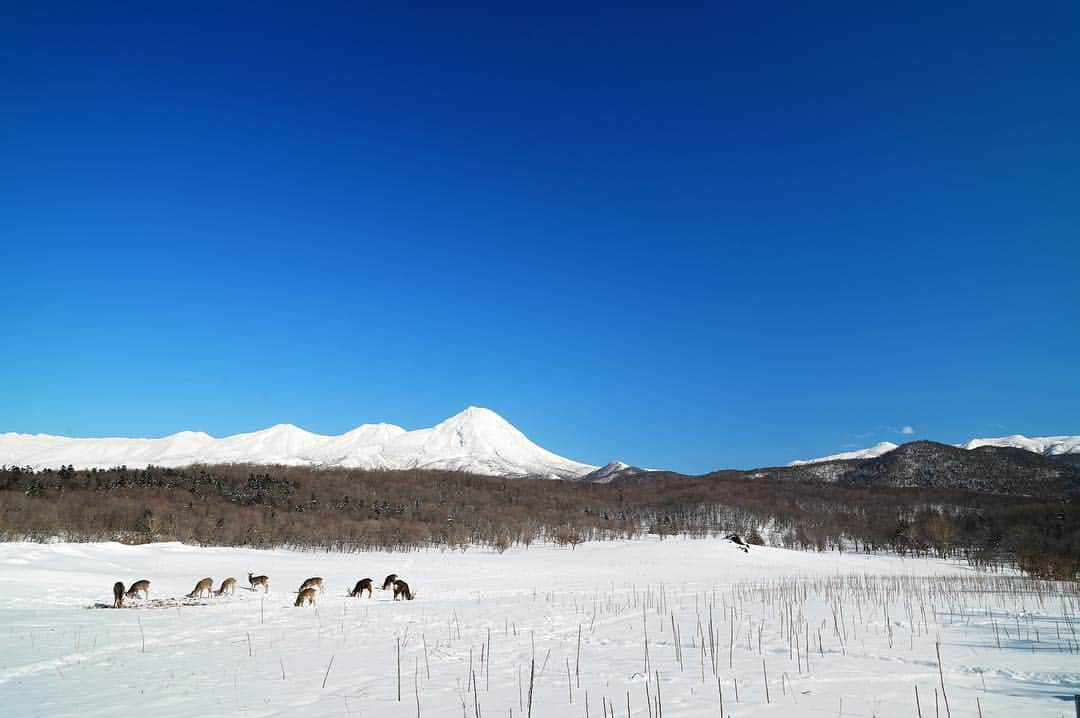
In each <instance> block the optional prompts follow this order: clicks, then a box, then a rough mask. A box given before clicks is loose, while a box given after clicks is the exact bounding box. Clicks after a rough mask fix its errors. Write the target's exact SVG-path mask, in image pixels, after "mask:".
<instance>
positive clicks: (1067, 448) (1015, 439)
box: [960, 434, 1080, 456]
mask: <svg viewBox="0 0 1080 718" xmlns="http://www.w3.org/2000/svg"><path fill="white" fill-rule="evenodd" d="M960 446H962V447H963V448H965V449H977V448H979V447H980V446H1011V447H1012V448H1014V449H1024V450H1026V451H1032V452H1034V453H1036V454H1042V455H1043V456H1059V455H1061V454H1080V436H1032V437H1027V436H1022V435H1020V434H1013V435H1012V436H999V437H997V438H993V439H972V440H971V441H969V442H967V443H966V444H960Z"/></svg>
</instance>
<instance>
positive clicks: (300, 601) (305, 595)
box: [293, 588, 315, 606]
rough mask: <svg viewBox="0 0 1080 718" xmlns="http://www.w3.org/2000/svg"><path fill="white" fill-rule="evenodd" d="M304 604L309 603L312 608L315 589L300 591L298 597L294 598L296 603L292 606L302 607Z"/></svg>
mask: <svg viewBox="0 0 1080 718" xmlns="http://www.w3.org/2000/svg"><path fill="white" fill-rule="evenodd" d="M304 603H310V604H311V605H312V606H314V605H315V589H314V588H305V589H304V590H303V591H301V592H300V593H299V595H297V597H296V603H294V604H293V605H294V606H303V605H304Z"/></svg>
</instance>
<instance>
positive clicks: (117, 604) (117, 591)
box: [112, 581, 124, 608]
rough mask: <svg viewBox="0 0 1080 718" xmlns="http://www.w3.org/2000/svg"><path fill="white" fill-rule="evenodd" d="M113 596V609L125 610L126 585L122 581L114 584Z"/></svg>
mask: <svg viewBox="0 0 1080 718" xmlns="http://www.w3.org/2000/svg"><path fill="white" fill-rule="evenodd" d="M112 595H113V603H112V607H113V608H123V607H124V584H123V582H122V581H117V582H116V583H114V584H113V587H112Z"/></svg>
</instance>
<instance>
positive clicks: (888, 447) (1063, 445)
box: [788, 434, 1080, 466]
mask: <svg viewBox="0 0 1080 718" xmlns="http://www.w3.org/2000/svg"><path fill="white" fill-rule="evenodd" d="M897 446H898V445H897V444H894V443H892V442H891V441H882V442H881V443H878V444H874V445H873V446H871V447H868V448H866V449H858V450H857V451H845V452H842V453H839V454H830V455H829V456H822V457H819V458H817V459H800V460H798V461H792V462H791V463H789V464H788V466H800V465H802V464H818V463H821V462H823V461H842V460H845V459H872V458H874V457H875V456H881V455H882V454H887V453H889V452H890V451H892V450H894V449H896V448H897ZM956 446H957V447H959V448H962V449H978V448H979V447H980V446H999V447H1009V448H1013V449H1023V450H1024V451H1030V452H1032V453H1035V454H1042V455H1043V456H1061V455H1063V454H1080V436H1032V437H1027V436H1023V435H1021V434H1012V435H1010V436H998V437H995V438H990V439H972V440H971V441H968V442H967V443H965V444H956Z"/></svg>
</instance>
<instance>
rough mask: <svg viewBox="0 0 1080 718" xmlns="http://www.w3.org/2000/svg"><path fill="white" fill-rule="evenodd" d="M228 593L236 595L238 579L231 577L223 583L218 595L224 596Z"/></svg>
mask: <svg viewBox="0 0 1080 718" xmlns="http://www.w3.org/2000/svg"><path fill="white" fill-rule="evenodd" d="M227 593H230V594H232V593H236V579H235V578H233V577H232V576H229V577H228V578H227V579H225V580H224V581H222V582H221V588H219V589H218V595H219V596H224V595H225V594H227Z"/></svg>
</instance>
